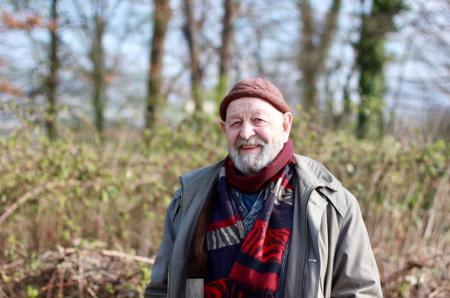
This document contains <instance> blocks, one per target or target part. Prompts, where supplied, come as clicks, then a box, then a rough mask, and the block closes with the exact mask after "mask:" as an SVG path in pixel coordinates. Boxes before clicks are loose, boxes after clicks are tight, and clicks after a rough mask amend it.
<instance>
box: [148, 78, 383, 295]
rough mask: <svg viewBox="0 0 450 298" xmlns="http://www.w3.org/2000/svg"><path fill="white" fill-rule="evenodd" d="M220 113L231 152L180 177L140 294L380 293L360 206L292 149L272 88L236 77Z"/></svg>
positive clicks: (286, 116)
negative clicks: (152, 261) (158, 249)
mask: <svg viewBox="0 0 450 298" xmlns="http://www.w3.org/2000/svg"><path fill="white" fill-rule="evenodd" d="M220 117H221V118H222V122H221V126H222V129H223V131H224V132H225V135H226V138H227V144H228V153H229V155H228V157H227V158H226V159H225V160H222V161H220V162H219V163H217V164H215V165H212V166H209V167H206V168H202V169H199V170H195V171H193V172H191V173H189V174H186V175H184V176H181V178H180V181H181V188H180V190H178V191H177V192H176V193H175V196H174V199H173V200H172V202H171V204H170V205H169V207H168V211H167V216H166V221H165V228H164V235H163V239H162V242H161V247H160V251H159V254H158V256H157V258H156V260H155V264H154V266H153V268H152V276H151V282H150V284H149V285H148V286H147V288H146V290H145V297H146V298H148V297H174V298H182V297H217V298H219V297H227V298H228V297H229V298H234V297H251V298H258V297H277V298H278V297H292V298H297V297H381V296H382V293H381V287H380V280H379V275H378V270H377V266H376V263H375V259H374V256H373V253H372V249H371V246H370V242H369V238H368V235H367V231H366V228H365V226H364V223H363V219H362V217H361V212H360V209H359V206H358V203H357V202H356V199H355V198H354V197H353V195H352V194H351V193H350V192H349V191H348V190H346V189H345V188H344V187H343V186H342V185H341V184H340V183H339V181H338V180H337V179H336V178H335V177H333V175H332V174H331V173H330V172H329V171H328V170H327V169H325V167H323V166H322V165H321V164H320V163H318V162H317V161H314V160H312V159H310V158H307V157H304V156H300V155H296V154H294V148H293V143H292V141H291V140H290V139H289V133H290V130H291V125H292V114H291V112H290V108H289V106H288V105H287V104H286V102H285V101H284V99H283V95H282V94H281V92H280V91H279V90H278V88H277V87H276V86H275V85H273V84H272V83H270V82H269V81H267V80H264V79H261V78H248V79H244V80H241V81H238V82H237V83H236V84H235V85H234V87H233V88H232V89H231V91H230V92H229V93H228V95H227V96H225V98H224V99H223V100H222V103H221V105H220Z"/></svg>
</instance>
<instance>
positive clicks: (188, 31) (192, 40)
mask: <svg viewBox="0 0 450 298" xmlns="http://www.w3.org/2000/svg"><path fill="white" fill-rule="evenodd" d="M184 15H185V21H186V23H185V26H184V36H185V38H186V41H187V43H188V47H189V58H190V62H191V94H192V99H193V100H194V104H195V114H197V115H199V114H201V113H202V111H203V99H202V92H201V90H202V77H203V70H202V68H201V66H200V61H199V58H200V57H199V56H200V48H199V43H198V34H199V32H198V31H199V28H198V24H197V22H196V21H195V20H194V3H193V1H192V0H184Z"/></svg>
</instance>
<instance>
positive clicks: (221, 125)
mask: <svg viewBox="0 0 450 298" xmlns="http://www.w3.org/2000/svg"><path fill="white" fill-rule="evenodd" d="M220 128H222V130H223V131H224V132H225V122H224V121H223V120H220Z"/></svg>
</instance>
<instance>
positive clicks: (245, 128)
mask: <svg viewBox="0 0 450 298" xmlns="http://www.w3.org/2000/svg"><path fill="white" fill-rule="evenodd" d="M253 135H255V130H254V129H253V126H252V125H251V124H248V123H245V122H244V123H243V124H242V127H241V131H240V134H239V136H240V137H241V138H242V139H244V140H248V139H249V138H250V137H252V136H253Z"/></svg>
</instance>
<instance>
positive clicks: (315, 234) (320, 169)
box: [144, 155, 382, 298]
mask: <svg viewBox="0 0 450 298" xmlns="http://www.w3.org/2000/svg"><path fill="white" fill-rule="evenodd" d="M295 159H296V176H295V180H294V187H295V191H294V195H295V196H294V218H293V227H292V235H291V240H290V247H289V255H288V265H287V274H286V284H285V290H284V297H286V298H298V297H308V298H309V297H311V298H312V297H382V292H381V286H380V278H379V274H378V269H377V265H376V263H375V258H374V255H373V252H372V248H371V246H370V242H369V237H368V235H367V231H366V227H365V225H364V222H363V219H362V216H361V211H360V209H359V205H358V203H357V201H356V199H355V197H354V196H353V195H352V194H351V193H350V192H349V191H348V190H347V189H345V188H344V187H343V186H342V185H341V183H340V182H339V181H338V180H337V179H336V178H335V177H334V176H333V175H331V174H330V172H329V171H328V170H327V169H326V168H325V167H324V166H323V165H322V164H320V163H319V162H317V161H315V160H312V159H310V158H307V157H304V156H300V155H295ZM222 165H223V161H221V162H219V163H217V164H215V165H212V166H209V167H206V168H202V169H199V170H195V171H193V172H191V173H188V174H187V175H184V176H182V177H180V182H181V188H180V189H179V190H178V191H177V192H176V193H175V196H174V199H173V200H172V202H171V203H170V205H169V207H168V210H167V216H166V221H165V227H164V234H163V239H162V241H161V246H160V250H159V253H158V255H157V257H156V259H155V263H154V265H153V268H152V275H151V282H150V283H149V285H148V286H147V288H146V289H145V295H144V296H145V298H150V297H169V298H184V297H186V294H185V293H186V273H185V267H186V262H187V258H188V254H189V247H190V243H191V238H192V235H193V232H194V228H195V226H196V222H197V218H198V216H199V214H200V210H201V209H202V206H203V204H204V202H205V201H206V198H207V197H208V195H209V194H210V193H211V192H212V191H213V189H214V188H215V187H216V181H217V177H218V174H219V170H220V168H221V166H222ZM199 298H200V297H199Z"/></svg>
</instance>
